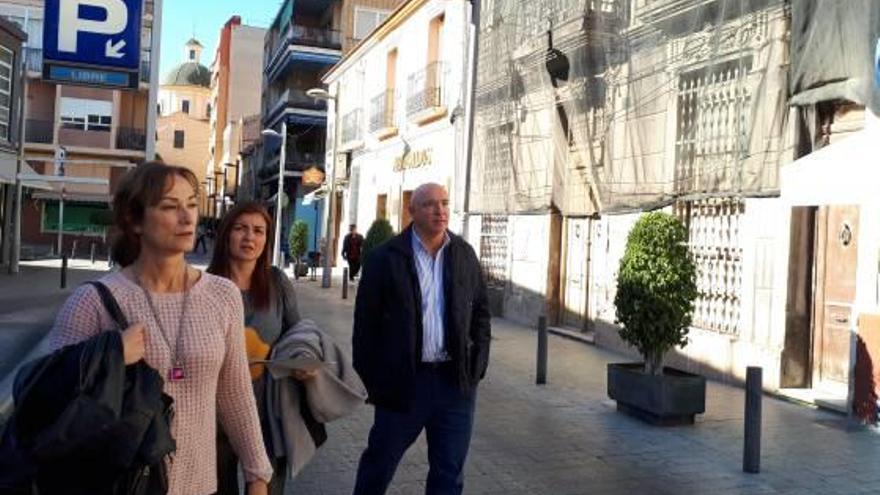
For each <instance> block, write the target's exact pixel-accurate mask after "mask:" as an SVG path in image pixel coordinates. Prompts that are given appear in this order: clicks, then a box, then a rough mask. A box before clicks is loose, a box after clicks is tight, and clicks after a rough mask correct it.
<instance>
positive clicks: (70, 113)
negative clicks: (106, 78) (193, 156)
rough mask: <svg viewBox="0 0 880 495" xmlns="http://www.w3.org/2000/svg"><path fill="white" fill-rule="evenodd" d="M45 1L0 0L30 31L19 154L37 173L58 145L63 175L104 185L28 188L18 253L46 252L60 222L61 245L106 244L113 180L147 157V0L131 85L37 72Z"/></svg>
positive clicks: (1, 8)
mask: <svg viewBox="0 0 880 495" xmlns="http://www.w3.org/2000/svg"><path fill="white" fill-rule="evenodd" d="M43 5H44V2H41V1H36V0H10V1H4V2H2V3H0V16H2V17H5V18H7V19H9V20H11V21H13V22H15V23H17V24H19V25H20V26H22V27H23V30H24V31H25V32H26V33H27V34H28V40H29V41H28V45H27V48H26V50H25V54H24V57H25V63H26V67H27V78H26V90H25V93H26V98H27V101H26V105H25V106H26V113H25V136H24V146H25V157H26V159H27V162H28V165H29V166H30V167H31V168H32V169H33V170H35V171H36V172H37V173H40V174H48V175H52V174H54V173H55V160H54V157H55V155H56V152H58V150H60V149H61V148H62V147H63V148H64V149H65V150H66V158H67V159H66V162H65V173H66V175H67V176H74V177H89V178H95V179H103V180H106V181H108V182H109V185H85V184H68V185H67V186H61V185H60V184H58V183H54V184H52V185H51V189H50V190H40V191H33V192H32V193H31V194H29V195H28V196H27V197H26V198H25V201H24V206H23V211H22V256H29V255H31V254H37V253H45V252H48V251H49V250H50V249H52V248H53V247H54V244H55V243H56V236H57V233H58V231H59V229H60V228H63V231H64V249H65V251H68V252H70V251H69V250H70V249H71V248H72V247H73V244H74V242H76V243H77V245H78V246H79V247H80V249H81V251H80V254H82V253H83V252H87V251H86V250H87V249H88V245H89V244H90V243H92V242H96V243H97V244H98V246H99V249H100V248H103V247H104V245H105V242H104V241H105V239H106V225H105V222H102V221H101V220H100V218H106V215H107V212H108V210H109V201H110V198H111V196H112V193H113V190H114V187H115V184H116V183H117V182H118V180H119V179H120V178H121V177H122V176H123V175H124V174H125V172H126V171H127V170H128V169H129V168H131V167H133V166H135V165H136V164H137V163H140V162H142V161H143V160H144V159H145V157H146V141H147V136H146V131H145V130H146V128H147V125H146V124H147V122H146V120H147V106H148V100H149V95H148V93H149V80H150V71H151V70H152V67H151V64H150V60H151V55H150V48H151V40H152V36H151V34H152V29H153V2H152V1H150V0H147V1H145V2H144V13H143V17H142V21H141V22H142V23H143V25H142V28H141V33H142V39H141V74H140V86H139V88H138V89H136V90H112V89H96V88H87V87H78V86H68V85H63V84H57V83H54V82H50V81H46V80H44V79H43V77H42V62H43V57H42V39H43V18H44V17H43ZM62 196H63V197H64V201H65V207H64V208H65V209H64V224H63V226H59V209H60V200H61V198H62Z"/></svg>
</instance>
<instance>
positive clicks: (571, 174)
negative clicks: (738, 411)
mask: <svg viewBox="0 0 880 495" xmlns="http://www.w3.org/2000/svg"><path fill="white" fill-rule="evenodd" d="M875 4H876V2H871V1H869V0H857V1H854V2H851V3H850V2H834V1H826V0H798V1H797V2H791V1H785V0H618V1H613V0H487V1H484V3H483V12H482V16H481V25H480V41H479V50H478V73H477V85H476V89H475V90H476V95H475V99H476V106H475V130H474V143H475V145H474V150H473V155H472V161H473V164H472V170H471V189H470V196H469V199H470V205H471V211H470V214H471V215H472V216H471V218H470V220H469V227H470V228H469V231H470V240H471V242H473V243H474V244H475V245H476V246H478V247H479V252H480V256H481V260H482V262H483V266H484V269H485V271H486V274H487V276H488V278H489V282H490V287H491V288H492V300H493V304H494V308H495V310H496V311H497V312H499V313H503V314H505V315H506V316H508V317H512V318H516V319H520V320H522V321H523V322H528V323H533V322H534V320H535V319H536V318H537V316H538V315H539V314H546V315H547V316H548V318H549V320H550V321H551V323H555V324H556V325H558V326H563V327H571V328H572V329H573V330H575V331H587V332H593V333H594V335H595V338H596V341H597V342H599V343H600V344H605V345H608V346H610V347H619V348H621V349H623V348H624V347H625V346H623V344H622V343H621V342H620V341H619V339H618V338H617V330H616V327H615V326H614V321H615V315H614V312H615V310H614V306H613V299H614V293H615V290H616V269H617V264H618V262H619V259H620V256H621V255H622V253H623V248H624V245H625V242H626V237H627V235H628V232H629V229H630V228H631V226H632V224H633V223H634V222H635V220H636V219H637V218H638V216H639V214H640V212H642V211H647V210H653V209H659V208H664V209H666V210H667V211H669V212H672V213H675V214H677V215H679V216H680V218H682V220H683V221H684V222H685V224H686V225H687V227H688V229H689V232H690V239H689V244H690V247H691V252H692V253H693V256H694V258H695V261H696V263H697V266H698V271H699V279H698V284H699V293H700V295H699V298H698V300H697V302H696V309H695V314H694V330H693V331H692V333H691V343H690V345H689V346H688V347H687V348H686V349H685V350H684V351H683V352H682V353H680V355H679V356H677V358H676V357H673V360H674V361H675V360H676V359H677V362H678V364H680V365H681V366H683V367H686V368H690V369H695V370H699V371H703V372H707V373H709V374H712V375H716V376H725V377H731V376H733V377H740V376H742V375H744V373H745V364H761V365H763V366H765V369H769V370H772V371H771V372H769V375H770V377H769V379H768V382H769V383H770V386H771V387H802V388H805V387H806V388H808V387H813V388H817V387H818V385H819V384H820V383H821V384H824V385H823V386H825V385H827V386H828V387H826V388H829V389H834V390H835V392H834V394H836V396H837V397H839V396H840V395H841V394H842V395H843V396H844V397H846V391H845V390H844V389H843V388H841V387H839V386H838V385H841V384H844V385H845V384H847V383H848V382H849V377H848V372H847V371H846V370H847V363H848V361H847V360H848V359H849V349H850V346H849V343H848V340H846V342H845V343H844V344H840V345H837V346H836V347H835V344H834V342H836V340H835V339H837V340H840V339H848V338H849V337H846V336H842V337H834V336H833V335H832V334H833V332H830V331H829V332H825V333H823V332H824V330H823V329H822V325H821V322H819V324H817V323H816V321H817V319H819V318H821V315H819V316H817V315H816V314H815V312H814V311H813V309H811V308H818V307H820V306H822V305H823V304H825V303H824V302H823V300H822V298H823V297H824V296H823V295H822V293H817V292H816V291H813V292H810V290H809V287H808V286H809V284H808V283H806V284H805V281H806V280H808V279H810V277H814V276H817V274H819V275H822V276H824V273H825V272H822V274H820V273H819V271H817V268H816V267H817V266H820V265H822V263H824V261H822V258H823V256H826V255H827V253H831V252H832V251H828V252H827V253H826V252H824V251H822V250H821V249H818V248H816V247H815V246H816V244H815V242H813V243H812V244H811V241H810V239H812V240H814V241H815V239H820V238H822V236H825V235H826V234H828V232H831V233H832V234H833V235H836V232H837V231H838V230H839V229H838V228H839V227H840V226H839V225H837V224H834V223H833V222H834V221H838V220H839V221H840V222H844V223H845V222H847V221H849V222H850V223H852V221H851V220H846V219H847V218H850V217H851V215H850V216H847V215H849V214H848V213H846V214H844V213H840V214H837V213H835V211H833V208H832V210H828V211H824V213H823V210H822V208H823V207H822V206H821V205H817V206H816V207H815V208H813V210H804V209H797V208H795V209H792V207H791V205H790V204H788V203H786V202H785V201H783V200H782V199H781V198H780V188H781V184H780V171H781V170H782V168H783V167H784V166H786V165H787V164H789V163H792V162H794V161H795V160H796V159H798V158H800V157H801V156H804V155H807V154H809V153H811V152H813V151H814V150H817V149H819V148H821V147H823V146H826V145H829V144H832V145H833V143H835V142H837V141H840V140H843V139H844V138H845V137H846V136H847V135H850V134H852V133H854V132H856V131H858V130H859V129H861V128H862V127H863V126H864V122H865V116H866V112H865V108H866V106H870V103H871V101H872V89H873V87H874V85H873V81H872V67H873V64H872V61H873V57H874V55H873V54H874V47H875V43H876V40H877V36H878V34H880V29H878V25H880V23H878V11H880V6H878V5H875ZM853 180H857V179H853ZM817 187H821V185H819V184H817ZM826 210H827V208H826ZM863 216H864V212H863ZM823 219H824V220H823ZM834 219H837V220H834ZM821 221H827V222H831V223H827V222H826V225H825V227H823V228H824V229H825V230H822V229H820V228H818V227H816V225H818V224H817V222H819V223H821ZM864 221H865V220H864V218H863V220H862V222H864ZM847 225H849V224H847ZM840 228H842V227H840ZM817 229H818V230H817ZM875 251H876V250H875ZM823 266H824V265H823ZM860 266H861V265H860ZM874 268H875V269H876V263H875V264H874ZM828 274H829V275H828V276H829V277H832V276H833V274H831V272H828ZM854 276H855V275H853V277H854ZM819 280H820V284H821V283H823V280H822V278H821V277H820V278H819ZM838 282H839V283H845V282H846V281H842V282H841V281H840V280H836V281H835V280H830V278H829V282H828V283H829V284H833V283H838ZM804 287H807V288H806V289H804ZM801 289H804V290H801ZM793 308H797V309H793ZM823 335H824V337H823ZM823 338H825V340H826V341H827V342H826V344H827V345H826V347H827V348H828V349H827V350H828V354H827V355H824V356H823V355H822V354H821V352H822V351H821V349H820V350H819V351H816V349H817V346H816V344H815V343H816V342H819V343H820V344H821V343H822V339H823ZM819 347H822V346H821V345H819ZM832 348H834V349H838V348H839V351H838V350H834V349H832ZM817 352H818V354H817ZM834 353H838V354H839V356H837V357H835V356H832V354H834ZM844 355H845V356H846V357H844ZM829 356H831V357H829ZM822 367H824V368H823V369H824V370H825V371H824V373H825V376H822V373H823V371H821V370H818V368H822ZM817 370H818V371H817ZM767 374H768V372H765V376H766V375H767ZM844 388H845V386H844Z"/></svg>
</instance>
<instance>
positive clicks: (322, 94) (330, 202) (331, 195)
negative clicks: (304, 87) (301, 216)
mask: <svg viewBox="0 0 880 495" xmlns="http://www.w3.org/2000/svg"><path fill="white" fill-rule="evenodd" d="M339 91H340V90H339V86H337V87H336V96H333V95H331V94H330V93H328V92H327V90H326V89H323V88H312V89H310V90H308V91H306V94H307V95H309V96H311V97H312V98H314V99H316V100H324V101H332V102H334V103H335V109H334V111H335V115H334V118H333V143H332V149H331V150H330V156H331V160H332V162H333V168H332V172H333V173H332V174H330V187H329V190H328V199H327V208H329V210H330V211H328V212H327V227H326V229H327V235H326V239H327V242H326V245H325V247H324V271H323V273H322V274H321V287H323V288H325V289H327V288H329V287H330V285H331V281H332V271H331V270H332V267H333V261H332V258H333V255H334V254H335V252H334V249H333V234H334V233H333V224H334V223H335V221H336V218H335V217H336V210H335V205H334V203H335V197H336V193H335V183H336V180H335V177H334V176H335V175H336V143H337V141H338V139H339ZM324 170H325V171H326V170H330V167H328V166H327V165H325V166H324ZM324 177H325V178H326V177H327V174H325V176H324Z"/></svg>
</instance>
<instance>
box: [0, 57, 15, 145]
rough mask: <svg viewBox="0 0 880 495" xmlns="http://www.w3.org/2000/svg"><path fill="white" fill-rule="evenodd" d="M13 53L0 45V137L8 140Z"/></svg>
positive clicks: (13, 65) (13, 72) (13, 71)
mask: <svg viewBox="0 0 880 495" xmlns="http://www.w3.org/2000/svg"><path fill="white" fill-rule="evenodd" d="M13 67H15V54H14V53H13V52H12V50H10V49H8V48H6V47H5V46H0V139H2V140H4V141H9V120H10V116H11V111H10V108H11V106H12V78H13V76H14V74H15V70H14V69H13Z"/></svg>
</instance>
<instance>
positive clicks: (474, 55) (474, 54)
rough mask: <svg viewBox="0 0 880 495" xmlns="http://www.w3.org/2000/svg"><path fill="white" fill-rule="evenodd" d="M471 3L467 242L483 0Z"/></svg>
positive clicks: (466, 151) (465, 188) (465, 222)
mask: <svg viewBox="0 0 880 495" xmlns="http://www.w3.org/2000/svg"><path fill="white" fill-rule="evenodd" d="M470 2H471V9H472V10H471V23H470V26H469V30H470V36H468V39H469V41H470V43H469V46H468V60H469V62H470V63H469V64H468V67H469V69H470V71H471V72H470V77H469V78H467V79H468V82H467V89H466V91H465V107H464V114H465V118H466V120H465V122H466V124H465V125H466V128H465V145H464V150H465V151H464V152H465V172H464V214H463V217H464V220H463V221H464V225H463V226H462V236H463V237H464V238H465V240H467V239H469V238H470V237H469V236H470V221H469V215H470V209H471V170H472V168H473V160H474V158H473V148H474V145H473V143H474V104H475V100H476V89H477V67H478V61H479V59H478V55H479V50H478V48H479V46H480V8H481V0H470Z"/></svg>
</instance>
